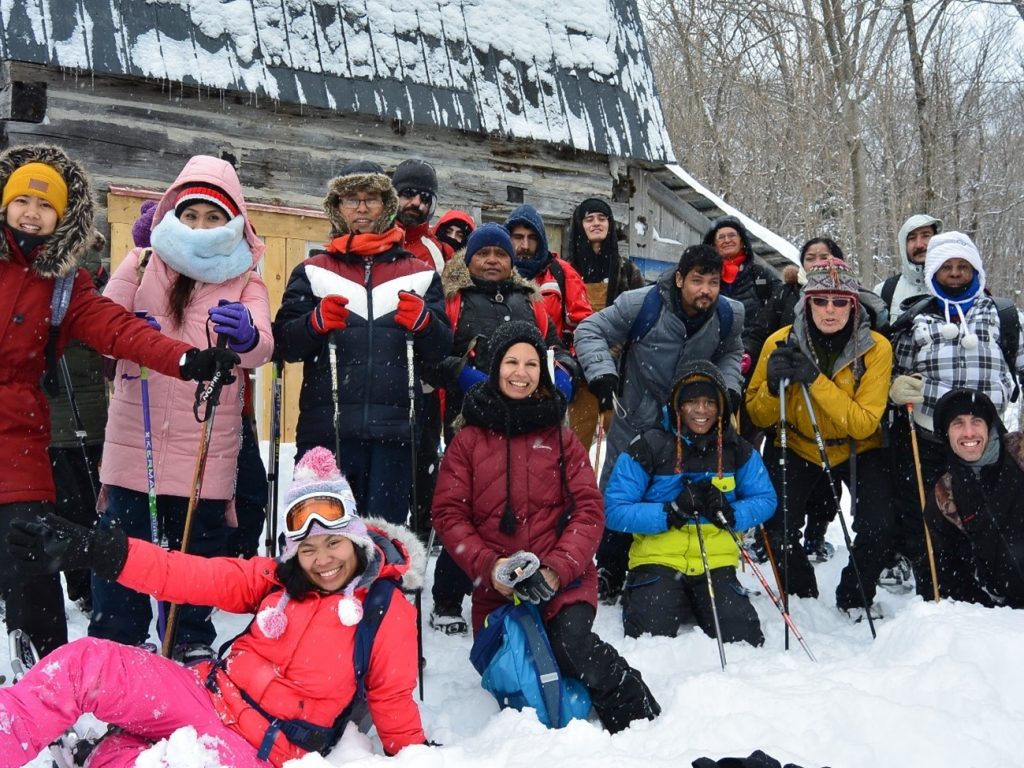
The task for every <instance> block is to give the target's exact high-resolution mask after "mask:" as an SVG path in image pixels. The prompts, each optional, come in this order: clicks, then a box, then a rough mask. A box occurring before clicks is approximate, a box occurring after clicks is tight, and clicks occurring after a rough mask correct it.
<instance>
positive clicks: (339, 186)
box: [324, 173, 398, 239]
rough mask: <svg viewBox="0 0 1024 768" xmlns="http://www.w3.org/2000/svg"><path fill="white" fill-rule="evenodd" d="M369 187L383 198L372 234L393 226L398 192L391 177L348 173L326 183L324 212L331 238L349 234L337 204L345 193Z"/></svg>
mask: <svg viewBox="0 0 1024 768" xmlns="http://www.w3.org/2000/svg"><path fill="white" fill-rule="evenodd" d="M360 188H362V189H370V190H373V191H374V192H380V194H381V197H382V198H383V199H384V210H383V211H381V214H380V218H379V219H377V223H376V224H375V225H374V227H373V231H374V234H378V235H379V234H382V233H384V232H387V231H388V230H389V229H391V227H392V226H394V222H395V216H397V215H398V193H397V192H395V188H394V187H392V186H391V179H389V178H388V177H387V176H386V175H385V174H383V173H350V174H349V175H347V176H335V177H334V178H333V179H331V180H330V182H329V183H328V184H327V197H325V198H324V213H326V214H327V219H328V221H330V222H331V238H332V239H333V238H335V237H338V236H340V235H348V234H351V233H350V232H349V231H348V224H346V223H345V219H344V218H342V216H341V213H340V211H338V204H339V203H340V202H341V198H343V197H345V195H347V194H350V193H352V192H354V191H355V190H357V189H360Z"/></svg>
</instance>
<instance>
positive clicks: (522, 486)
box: [432, 426, 604, 632]
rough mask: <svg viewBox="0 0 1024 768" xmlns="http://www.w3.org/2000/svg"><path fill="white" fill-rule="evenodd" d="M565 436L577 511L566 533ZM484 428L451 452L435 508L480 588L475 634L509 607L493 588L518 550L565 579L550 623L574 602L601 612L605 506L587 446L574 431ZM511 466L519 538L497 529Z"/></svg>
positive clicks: (549, 611) (466, 434)
mask: <svg viewBox="0 0 1024 768" xmlns="http://www.w3.org/2000/svg"><path fill="white" fill-rule="evenodd" d="M558 429H562V442H563V444H564V446H565V471H566V476H567V477H568V481H569V488H570V489H571V491H572V493H573V494H574V495H575V497H576V508H575V510H574V512H573V514H572V518H571V520H570V521H569V524H568V526H567V527H566V529H565V530H564V531H563V532H562V533H561V535H559V534H558V530H557V525H558V522H559V520H560V519H561V517H562V512H563V510H564V509H565V504H566V498H565V495H564V493H563V490H562V483H561V479H560V476H559V468H558V457H559V446H558V431H557V430H558ZM511 440H512V443H511V462H509V460H508V459H507V458H506V456H507V454H506V450H505V449H506V445H505V441H506V437H505V435H503V434H500V433H498V432H493V431H491V430H487V429H483V428H482V427H477V426H467V427H464V428H463V429H462V430H461V431H460V432H459V433H458V434H457V435H455V439H454V440H452V442H451V444H450V445H449V446H448V448H447V450H446V451H445V453H444V459H443V461H442V463H441V470H440V472H439V473H438V476H437V488H436V490H435V491H434V503H433V506H432V510H433V519H434V527H435V528H436V530H437V533H438V535H439V536H440V537H441V541H442V542H444V546H445V549H447V550H448V552H449V553H451V556H452V557H453V558H455V562H456V563H458V564H459V566H460V567H461V568H462V569H463V570H464V571H465V572H466V575H467V576H469V578H470V579H471V580H472V581H473V583H474V584H476V585H477V586H476V588H475V589H474V591H473V631H474V632H477V631H479V630H480V628H481V627H482V626H483V621H484V617H485V616H486V615H487V614H488V613H490V612H491V611H492V610H494V609H495V608H497V607H499V606H500V605H502V604H504V602H505V598H504V597H502V596H501V595H500V594H499V593H498V592H497V591H495V590H494V588H493V587H492V586H491V571H492V570H493V569H494V563H495V562H496V561H497V560H498V558H499V557H506V556H508V555H511V554H513V553H515V552H518V551H519V550H527V551H530V552H533V553H534V554H535V555H537V556H538V557H539V558H540V561H541V565H545V566H548V567H550V568H551V569H552V570H554V572H555V573H557V574H558V579H559V581H560V583H561V590H560V591H559V592H558V594H556V595H555V597H554V598H553V599H552V600H551V601H550V602H549V603H548V604H547V605H546V606H545V607H544V611H543V614H544V618H545V619H550V618H551V617H552V616H554V615H555V614H557V613H558V612H559V611H560V610H561V609H562V608H563V607H564V606H566V605H569V604H571V603H580V602H585V603H590V604H591V605H593V606H595V607H596V605H597V569H596V567H595V566H594V553H595V552H597V545H598V543H599V542H600V540H601V533H602V531H603V529H604V500H603V499H602V497H601V492H600V491H599V490H598V488H597V481H596V480H595V478H594V471H593V469H591V467H590V460H589V459H588V458H587V452H586V451H585V450H584V448H583V445H582V444H581V443H580V441H579V440H578V439H577V438H576V436H575V435H574V434H573V432H572V431H571V430H570V429H568V428H562V427H545V428H542V429H538V430H536V431H533V432H528V433H526V434H522V435H515V436H513V437H512V438H511ZM509 466H511V467H512V498H511V502H512V509H513V510H514V512H515V518H516V531H515V533H514V534H513V535H512V536H507V535H505V534H504V533H502V532H501V531H500V530H499V529H498V524H499V522H500V521H501V515H502V512H503V511H504V509H505V496H506V492H505V489H506V478H507V474H508V471H507V470H508V467H509Z"/></svg>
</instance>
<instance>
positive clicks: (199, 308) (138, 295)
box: [100, 156, 274, 499]
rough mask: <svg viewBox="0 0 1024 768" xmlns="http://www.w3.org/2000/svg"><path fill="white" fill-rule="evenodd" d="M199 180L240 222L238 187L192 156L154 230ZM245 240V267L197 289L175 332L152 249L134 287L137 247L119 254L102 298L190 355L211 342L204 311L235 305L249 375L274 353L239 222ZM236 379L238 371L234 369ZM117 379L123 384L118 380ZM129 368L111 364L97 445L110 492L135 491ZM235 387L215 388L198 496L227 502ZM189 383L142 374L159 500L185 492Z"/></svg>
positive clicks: (228, 171)
mask: <svg viewBox="0 0 1024 768" xmlns="http://www.w3.org/2000/svg"><path fill="white" fill-rule="evenodd" d="M196 182H204V183H209V184H214V185H216V186H218V187H220V188H221V189H223V190H224V191H225V192H226V193H227V194H228V195H229V196H230V197H231V198H232V200H234V201H235V203H236V204H237V205H238V207H239V208H240V209H241V211H242V215H243V216H245V215H246V209H245V201H244V199H243V197H242V189H241V185H240V184H239V182H238V177H237V176H236V175H235V172H234V169H233V168H231V166H230V165H229V164H228V163H226V162H224V161H222V160H218V159H217V158H213V157H206V156H199V157H194V158H192V159H191V160H190V161H189V162H188V163H187V164H186V165H185V168H184V169H183V170H182V172H181V173H180V174H179V175H178V178H177V179H176V180H175V182H174V184H172V185H171V187H170V189H168V190H167V192H166V193H165V194H164V196H163V198H161V200H160V203H159V205H158V206H157V209H156V214H155V215H154V217H153V221H154V222H160V221H161V220H162V219H163V216H164V214H165V213H166V212H167V211H169V210H173V209H174V201H175V198H176V196H177V191H178V189H180V187H181V186H182V185H183V184H186V183H188V184H194V183H196ZM245 238H246V241H247V242H248V244H249V248H250V250H251V251H252V256H253V261H252V263H253V269H252V270H251V271H249V272H246V273H245V274H243V275H240V276H239V277H235V278H232V279H230V280H227V281H225V282H223V283H219V284H216V285H215V284H210V283H198V284H197V286H196V289H195V291H194V293H193V294H192V299H191V303H190V304H189V307H188V309H187V310H186V313H185V321H184V323H183V325H182V327H180V328H178V327H176V326H175V325H174V323H173V321H172V320H171V317H170V310H169V306H168V301H167V297H168V295H169V294H170V290H171V287H172V285H173V283H174V280H175V278H176V277H177V274H178V273H177V272H175V271H174V270H172V269H171V268H170V267H168V266H167V265H166V264H165V263H164V262H163V261H162V260H161V259H160V256H159V254H157V253H156V252H155V251H154V252H153V254H152V256H151V257H150V259H149V261H148V263H147V264H146V267H145V270H144V271H143V275H142V281H141V283H140V282H139V258H140V255H141V254H142V250H143V249H141V248H136V249H134V250H132V251H131V252H129V254H128V255H127V256H126V257H125V260H124V261H123V262H122V263H121V265H120V266H119V267H118V268H117V270H116V271H115V272H114V274H113V276H112V277H111V278H110V282H109V283H108V284H107V287H106V289H105V290H104V292H103V293H104V295H105V296H107V297H109V298H111V299H113V300H114V301H116V302H117V303H118V304H120V305H121V306H123V307H126V308H127V309H130V310H133V311H135V310H146V311H148V312H149V313H150V314H151V315H153V316H154V317H156V319H157V321H159V323H160V325H161V326H162V327H163V333H164V335H165V336H170V337H172V338H175V339H180V340H181V341H184V342H186V343H188V344H190V345H192V346H194V347H199V348H200V349H205V348H206V347H208V346H210V342H211V341H212V335H213V331H212V325H210V328H211V330H210V334H211V338H210V339H208V337H207V319H208V314H207V312H208V310H209V309H210V307H215V306H217V302H218V301H219V300H220V299H227V300H228V301H240V302H241V303H242V304H244V305H245V306H246V308H247V309H248V310H249V312H250V313H251V314H252V318H253V322H254V323H255V325H256V328H257V330H258V331H259V341H258V342H257V344H256V346H255V347H253V349H251V350H250V351H248V352H245V353H244V354H242V355H241V358H242V364H241V368H257V367H259V366H261V365H263V364H264V363H266V362H267V361H268V360H270V356H271V353H272V352H273V348H274V341H273V334H272V331H271V327H270V300H269V298H268V296H267V287H266V285H265V284H264V283H263V280H262V279H261V278H260V276H259V275H258V274H257V273H256V271H255V267H256V264H257V263H258V262H259V260H260V258H262V256H263V251H264V250H265V248H264V245H263V241H262V240H260V239H259V238H258V237H256V233H255V231H254V230H253V229H252V226H251V225H250V224H249V222H248V220H246V224H245ZM235 373H236V375H237V374H238V373H240V369H238V368H236V369H235ZM125 376H128V377H131V378H128V379H126V378H124V377H125ZM138 376H139V367H138V366H137V365H136V364H135V363H131V362H128V361H125V360H119V361H118V364H117V375H116V377H115V379H114V396H113V398H112V400H111V402H110V410H109V413H108V416H107V432H106V440H105V442H104V444H103V463H102V465H101V467H100V480H101V481H102V482H103V483H104V484H106V485H117V486H120V487H122V488H128V489H130V490H133V491H139V492H143V493H145V492H146V491H147V490H148V485H147V482H146V453H145V444H144V432H143V418H142V385H141V381H140V380H139V379H138V378H137V377H138ZM241 386H242V382H241V379H240V378H237V379H236V380H235V382H234V383H232V384H229V385H227V386H225V387H224V389H223V391H222V392H221V397H220V406H219V407H218V408H217V414H216V418H215V419H214V422H213V435H212V438H211V441H210V451H209V455H208V458H207V464H206V472H205V475H204V477H203V490H202V498H204V499H230V498H232V497H233V495H234V492H233V488H234V483H235V466H236V463H237V458H238V447H239V441H240V431H241V413H242V392H241ZM195 391H196V384H195V382H187V381H179V380H177V379H171V378H168V377H166V376H162V375H160V374H157V373H153V372H152V371H151V372H150V374H149V407H150V422H151V424H152V429H153V459H154V464H155V470H156V492H157V493H158V494H162V495H168V496H182V497H187V496H189V494H190V493H191V490H192V475H193V471H194V469H195V462H196V454H197V450H198V446H199V438H200V433H201V429H202V425H201V424H199V423H198V422H197V421H196V419H195V417H194V415H193V413H192V406H193V403H194V402H195Z"/></svg>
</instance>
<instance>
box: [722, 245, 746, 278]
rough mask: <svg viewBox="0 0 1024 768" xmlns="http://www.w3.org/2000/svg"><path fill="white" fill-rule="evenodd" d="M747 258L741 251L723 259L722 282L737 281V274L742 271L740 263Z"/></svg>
mask: <svg viewBox="0 0 1024 768" xmlns="http://www.w3.org/2000/svg"><path fill="white" fill-rule="evenodd" d="M746 260H747V257H746V256H744V255H743V252H742V251H740V252H739V253H738V254H736V255H735V256H733V257H732V258H731V259H723V260H722V282H723V283H728V284H729V285H732V284H733V283H735V282H736V275H738V274H739V273H740V265H741V264H742V263H743V262H744V261H746Z"/></svg>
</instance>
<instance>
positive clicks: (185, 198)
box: [174, 184, 242, 219]
mask: <svg viewBox="0 0 1024 768" xmlns="http://www.w3.org/2000/svg"><path fill="white" fill-rule="evenodd" d="M195 203H208V204H209V205H213V206H216V207H217V208H220V209H221V210H222V211H223V212H224V215H226V216H227V217H228V218H229V219H233V218H235V216H238V215H239V214H240V213H241V212H242V211H241V210H240V209H239V207H238V205H236V204H235V201H234V200H232V199H231V198H230V197H229V196H228V194H227V193H226V192H225V191H224V190H223V189H220V188H219V187H215V186H213V185H212V184H189V185H188V186H187V187H182V188H181V190H180V191H179V192H178V197H177V199H176V200H175V201H174V215H175V216H176V217H178V218H181V212H182V211H184V210H185V209H186V208H188V207H189V206H190V205H194V204H195Z"/></svg>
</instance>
